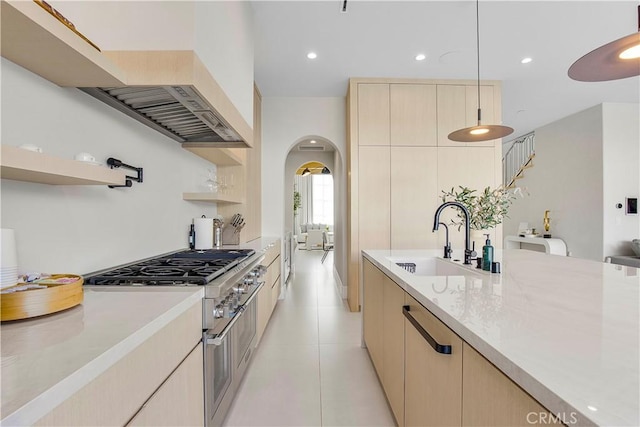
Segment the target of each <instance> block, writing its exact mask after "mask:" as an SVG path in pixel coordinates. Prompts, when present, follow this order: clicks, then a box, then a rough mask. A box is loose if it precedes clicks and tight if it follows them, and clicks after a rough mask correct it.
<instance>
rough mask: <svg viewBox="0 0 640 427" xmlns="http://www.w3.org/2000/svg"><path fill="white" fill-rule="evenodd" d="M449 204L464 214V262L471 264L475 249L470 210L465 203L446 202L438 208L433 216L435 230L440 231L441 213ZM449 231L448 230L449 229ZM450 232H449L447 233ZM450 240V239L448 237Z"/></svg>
mask: <svg viewBox="0 0 640 427" xmlns="http://www.w3.org/2000/svg"><path fill="white" fill-rule="evenodd" d="M448 206H455V207H457V208H458V209H460V210H461V211H462V214H463V215H464V263H465V264H471V257H474V256H475V255H476V254H475V251H474V250H472V249H471V245H470V242H471V227H470V214H469V210H468V209H467V207H466V206H465V205H463V204H462V203H460V202H444V203H443V204H441V205H440V206H438V209H436V214H435V216H434V218H433V231H434V232H436V231H438V227H439V225H440V224H441V222H440V214H441V213H442V211H443V210H444V208H446V207H448ZM447 231H448V230H447ZM447 234H448V233H447ZM447 240H449V239H447Z"/></svg>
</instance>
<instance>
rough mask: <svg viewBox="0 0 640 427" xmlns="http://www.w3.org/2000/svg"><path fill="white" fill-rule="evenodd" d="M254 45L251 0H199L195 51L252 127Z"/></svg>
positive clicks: (196, 14) (196, 13)
mask: <svg viewBox="0 0 640 427" xmlns="http://www.w3.org/2000/svg"><path fill="white" fill-rule="evenodd" d="M160 3H162V2H160ZM253 46H254V43H253V9H252V8H251V6H250V4H249V2H246V1H197V2H196V5H195V51H196V53H197V54H198V56H199V57H200V59H201V60H202V62H203V63H204V64H205V65H206V66H207V68H208V69H209V71H210V72H211V74H212V75H213V77H214V78H215V79H216V81H217V82H218V84H219V85H220V86H221V87H222V89H223V90H224V92H225V93H226V94H227V96H228V97H229V99H231V102H233V104H234V105H235V106H236V108H237V109H238V110H239V111H240V114H242V117H244V119H245V120H246V121H247V123H249V126H250V127H253Z"/></svg>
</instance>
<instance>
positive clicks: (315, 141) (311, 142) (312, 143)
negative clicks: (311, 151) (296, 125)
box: [309, 139, 317, 144]
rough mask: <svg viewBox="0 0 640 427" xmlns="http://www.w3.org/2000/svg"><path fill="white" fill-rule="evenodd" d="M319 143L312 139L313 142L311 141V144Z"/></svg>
mask: <svg viewBox="0 0 640 427" xmlns="http://www.w3.org/2000/svg"><path fill="white" fill-rule="evenodd" d="M316 142H317V141H316V140H315V139H312V140H311V141H309V144H315V143H316Z"/></svg>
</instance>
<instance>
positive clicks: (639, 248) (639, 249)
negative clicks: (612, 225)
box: [631, 239, 640, 256]
mask: <svg viewBox="0 0 640 427" xmlns="http://www.w3.org/2000/svg"><path fill="white" fill-rule="evenodd" d="M631 249H633V252H635V253H636V256H640V239H633V240H632V241H631Z"/></svg>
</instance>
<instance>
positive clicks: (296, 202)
mask: <svg viewBox="0 0 640 427" xmlns="http://www.w3.org/2000/svg"><path fill="white" fill-rule="evenodd" d="M300 206H302V198H301V196H300V192H299V191H294V192H293V213H294V214H296V213H298V209H300Z"/></svg>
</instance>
